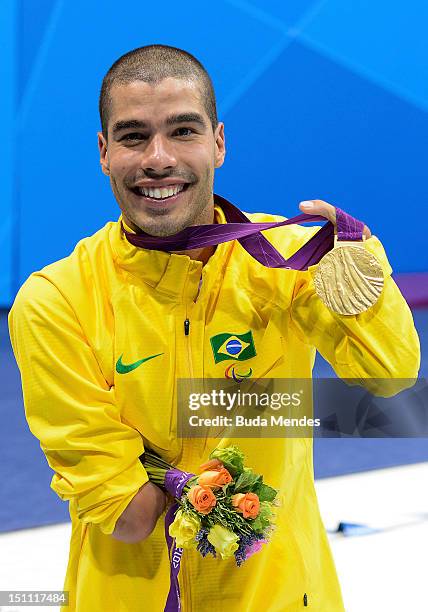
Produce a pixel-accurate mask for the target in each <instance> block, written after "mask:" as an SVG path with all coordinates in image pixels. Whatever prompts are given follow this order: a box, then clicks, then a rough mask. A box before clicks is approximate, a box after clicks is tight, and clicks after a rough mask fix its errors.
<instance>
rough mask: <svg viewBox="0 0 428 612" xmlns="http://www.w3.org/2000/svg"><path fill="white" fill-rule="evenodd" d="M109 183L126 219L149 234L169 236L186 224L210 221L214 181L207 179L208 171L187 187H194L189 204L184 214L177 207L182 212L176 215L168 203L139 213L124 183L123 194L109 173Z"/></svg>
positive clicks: (200, 223) (207, 222) (183, 227)
mask: <svg viewBox="0 0 428 612" xmlns="http://www.w3.org/2000/svg"><path fill="white" fill-rule="evenodd" d="M110 183H111V188H112V191H113V194H114V196H115V198H116V201H117V203H118V204H119V206H120V208H121V210H122V213H123V215H124V216H125V217H126V219H127V220H128V221H131V222H132V223H133V224H134V226H136V227H138V228H139V229H140V230H142V231H143V232H145V233H146V234H149V235H150V236H157V237H159V238H162V237H165V236H172V235H173V234H177V233H178V232H180V231H181V230H183V229H185V228H186V227H190V226H193V225H202V224H210V223H212V222H213V217H214V207H213V182H212V180H210V177H209V173H207V176H206V177H204V179H203V180H201V181H198V182H197V183H194V184H193V185H191V187H190V189H191V190H192V191H194V193H191V198H192V206H191V207H189V210H187V211H186V213H187V214H184V211H181V210H180V212H181V213H182V214H180V215H179V216H178V217H177V216H175V215H171V213H170V208H169V207H168V206H164V207H162V206H159V207H157V205H154V206H153V208H151V209H149V212H144V213H141V211H138V210H136V206H135V205H132V204H131V203H128V202H127V193H126V191H127V190H126V187H123V191H124V195H123V196H122V195H121V190H120V189H119V188H118V185H117V182H116V180H115V179H114V178H113V177H110ZM155 206H156V207H155ZM146 211H147V209H146Z"/></svg>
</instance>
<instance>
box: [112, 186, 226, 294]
mask: <svg viewBox="0 0 428 612" xmlns="http://www.w3.org/2000/svg"><path fill="white" fill-rule="evenodd" d="M214 204H215V206H214V218H215V222H216V223H226V218H225V215H224V212H223V210H222V209H221V207H220V204H219V202H218V200H217V201H216V197H215V196H214ZM121 222H122V223H124V222H123V218H122V215H121V216H120V217H119V219H118V221H117V222H115V223H113V224H112V226H111V229H110V235H109V238H110V244H111V247H112V250H113V253H114V257H115V261H116V264H117V265H118V266H119V267H120V268H122V269H123V270H125V271H126V272H128V273H129V274H131V275H132V276H134V277H136V278H138V279H140V280H142V281H143V282H144V283H146V284H147V285H150V286H151V287H153V288H154V289H156V290H157V291H159V292H161V293H162V294H165V295H166V296H168V297H170V298H171V299H173V300H179V301H183V302H188V301H194V300H195V299H196V297H197V298H198V300H201V301H202V300H203V299H205V297H207V296H208V294H209V293H210V291H211V289H212V287H213V284H214V283H215V281H216V279H217V278H218V277H219V272H220V270H222V269H224V268H225V267H226V265H227V261H228V260H229V257H230V254H231V251H232V248H233V242H225V243H223V244H219V245H217V247H216V250H215V252H214V254H213V255H212V256H211V257H210V259H209V260H208V262H207V263H206V265H205V266H203V265H202V262H200V261H195V260H192V259H190V257H189V256H188V255H176V254H174V253H167V252H164V251H155V250H150V249H142V248H139V247H135V246H133V245H132V244H130V243H129V242H128V240H127V239H126V237H125V235H124V233H123V231H122V228H121ZM124 225H125V224H124ZM125 228H126V230H127V231H131V232H132V230H131V229H130V228H129V227H128V226H126V225H125ZM220 276H222V275H220ZM200 280H202V285H201V288H200V289H199V282H200ZM198 294H199V295H198Z"/></svg>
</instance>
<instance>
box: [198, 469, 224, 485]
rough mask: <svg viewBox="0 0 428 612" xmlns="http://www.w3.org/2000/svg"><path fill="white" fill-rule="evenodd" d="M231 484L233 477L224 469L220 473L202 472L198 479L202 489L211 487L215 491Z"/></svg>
mask: <svg viewBox="0 0 428 612" xmlns="http://www.w3.org/2000/svg"><path fill="white" fill-rule="evenodd" d="M229 482H232V476H231V475H230V474H229V472H228V471H227V470H226V468H224V467H223V468H221V470H218V471H217V470H209V471H207V472H202V474H201V475H200V476H199V477H198V484H200V485H201V486H202V487H204V486H205V487H211V488H213V489H219V488H220V487H222V486H223V485H225V484H227V483H229Z"/></svg>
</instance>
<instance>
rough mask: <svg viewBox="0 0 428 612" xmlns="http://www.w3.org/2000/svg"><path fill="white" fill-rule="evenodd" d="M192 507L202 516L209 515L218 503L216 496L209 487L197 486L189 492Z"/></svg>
mask: <svg viewBox="0 0 428 612" xmlns="http://www.w3.org/2000/svg"><path fill="white" fill-rule="evenodd" d="M187 497H188V499H189V501H190V503H191V504H192V506H193V507H194V508H195V509H196V510H197V511H198V512H200V513H201V514H209V513H210V512H211V510H212V509H213V508H214V506H215V505H216V503H217V499H216V496H215V495H214V493H213V492H212V491H211V489H210V488H209V487H201V486H200V485H195V486H194V487H191V488H190V489H189V491H188V492H187Z"/></svg>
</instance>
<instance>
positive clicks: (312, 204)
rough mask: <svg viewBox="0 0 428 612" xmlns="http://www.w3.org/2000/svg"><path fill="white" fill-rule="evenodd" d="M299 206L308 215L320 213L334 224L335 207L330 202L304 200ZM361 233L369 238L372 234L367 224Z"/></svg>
mask: <svg viewBox="0 0 428 612" xmlns="http://www.w3.org/2000/svg"><path fill="white" fill-rule="evenodd" d="M299 208H300V210H301V211H302V212H304V213H307V214H309V215H322V216H323V217H325V218H326V219H328V220H329V221H331V222H332V223H334V225H335V226H336V209H335V207H334V206H333V205H332V204H329V203H328V202H324V200H304V201H303V202H300V204H299ZM363 235H364V236H365V238H370V236H371V235H372V233H371V231H370V229H369V228H368V227H367V225H365V226H364V230H363Z"/></svg>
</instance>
